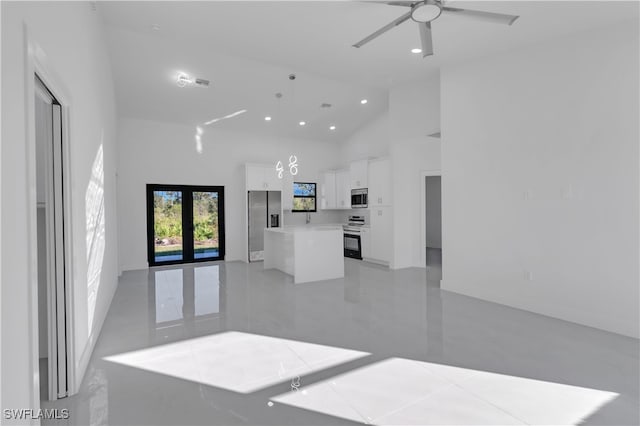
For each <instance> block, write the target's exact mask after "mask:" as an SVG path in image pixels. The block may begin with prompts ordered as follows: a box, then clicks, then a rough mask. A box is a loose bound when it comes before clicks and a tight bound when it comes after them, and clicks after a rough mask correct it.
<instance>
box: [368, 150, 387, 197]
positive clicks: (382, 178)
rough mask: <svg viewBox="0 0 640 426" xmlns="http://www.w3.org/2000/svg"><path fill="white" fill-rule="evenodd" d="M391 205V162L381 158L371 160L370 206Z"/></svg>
mask: <svg viewBox="0 0 640 426" xmlns="http://www.w3.org/2000/svg"><path fill="white" fill-rule="evenodd" d="M390 205H391V162H390V161H389V159H388V158H380V159H376V160H371V161H370V162H369V207H376V206H390Z"/></svg>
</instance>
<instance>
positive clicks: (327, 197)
mask: <svg viewBox="0 0 640 426" xmlns="http://www.w3.org/2000/svg"><path fill="white" fill-rule="evenodd" d="M336 195H337V191H336V172H334V171H327V172H323V173H321V174H320V197H319V198H320V208H321V209H323V210H335V209H337V208H338V205H337V197H336Z"/></svg>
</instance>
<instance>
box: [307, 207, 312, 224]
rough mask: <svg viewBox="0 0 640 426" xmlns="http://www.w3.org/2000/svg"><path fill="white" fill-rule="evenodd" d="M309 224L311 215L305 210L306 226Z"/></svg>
mask: <svg viewBox="0 0 640 426" xmlns="http://www.w3.org/2000/svg"><path fill="white" fill-rule="evenodd" d="M310 223H311V213H309V211H308V210H307V220H306V224H307V225H308V224H310Z"/></svg>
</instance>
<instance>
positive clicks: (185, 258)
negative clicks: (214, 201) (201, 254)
mask: <svg viewBox="0 0 640 426" xmlns="http://www.w3.org/2000/svg"><path fill="white" fill-rule="evenodd" d="M155 191H179V192H181V193H182V259H181V260H171V261H166V262H156V259H155V229H154V228H155V226H154V225H155V220H154V215H153V193H154V192H155ZM194 192H217V193H218V257H207V258H204V259H196V258H195V256H194V247H193V193H194ZM224 255H225V227H224V186H210V185H206V186H201V185H164V184H155V183H149V184H147V261H148V262H149V266H164V265H179V264H184V263H199V262H212V261H216V260H224Z"/></svg>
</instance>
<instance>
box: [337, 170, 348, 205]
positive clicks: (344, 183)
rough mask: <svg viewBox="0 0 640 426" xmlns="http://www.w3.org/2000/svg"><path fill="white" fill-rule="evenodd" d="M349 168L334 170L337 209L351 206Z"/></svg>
mask: <svg viewBox="0 0 640 426" xmlns="http://www.w3.org/2000/svg"><path fill="white" fill-rule="evenodd" d="M349 176H350V174H349V170H340V171H338V172H336V206H337V208H338V209H350V208H351V187H350V185H349Z"/></svg>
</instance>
